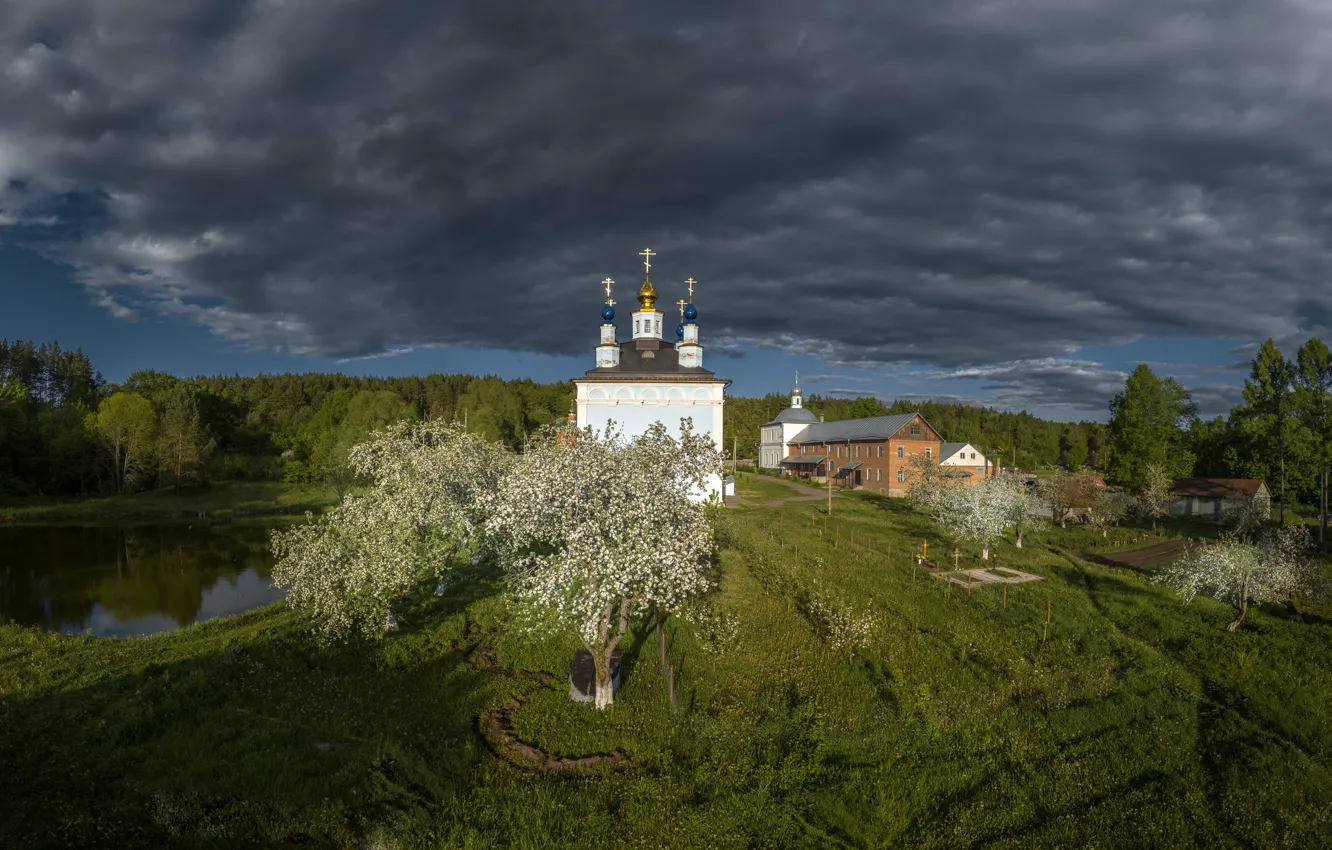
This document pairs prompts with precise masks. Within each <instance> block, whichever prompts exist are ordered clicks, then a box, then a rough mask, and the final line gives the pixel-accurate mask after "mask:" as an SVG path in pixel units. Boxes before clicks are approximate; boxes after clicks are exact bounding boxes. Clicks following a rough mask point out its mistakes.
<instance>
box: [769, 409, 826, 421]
mask: <svg viewBox="0 0 1332 850" xmlns="http://www.w3.org/2000/svg"><path fill="white" fill-rule="evenodd" d="M818 421H819V417H817V416H815V415H814V414H813V413H811V412H810V411H808V410H806V409H805V408H803V407H788V408H786V409H785V410H783V411H782V412H781V413H779V414H777V418H776V419H774V420H772V421H771V422H765V423H763V424H764V425H782V424H785V423H788V422H796V423H799V422H809V423H813V422H818Z"/></svg>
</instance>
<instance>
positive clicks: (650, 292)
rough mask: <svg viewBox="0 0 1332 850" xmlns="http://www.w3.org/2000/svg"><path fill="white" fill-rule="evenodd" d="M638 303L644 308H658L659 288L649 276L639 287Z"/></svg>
mask: <svg viewBox="0 0 1332 850" xmlns="http://www.w3.org/2000/svg"><path fill="white" fill-rule="evenodd" d="M638 305H639V307H641V308H642V309H644V310H655V309H657V289H656V287H654V286H653V285H652V281H650V280H648V279H647V278H644V279H643V285H642V286H640V287H639V288H638Z"/></svg>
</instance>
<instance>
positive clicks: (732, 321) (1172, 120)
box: [0, 0, 1332, 407]
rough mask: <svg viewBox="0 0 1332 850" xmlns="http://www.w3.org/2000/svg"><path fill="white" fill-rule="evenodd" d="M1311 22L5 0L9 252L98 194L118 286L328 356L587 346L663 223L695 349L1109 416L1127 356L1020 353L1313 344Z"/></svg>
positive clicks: (68, 224) (1021, 7)
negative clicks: (942, 380)
mask: <svg viewBox="0 0 1332 850" xmlns="http://www.w3.org/2000/svg"><path fill="white" fill-rule="evenodd" d="M1330 24H1332V17H1329V13H1328V12H1326V11H1323V10H1321V9H1319V8H1316V7H1314V6H1313V5H1309V4H1299V3H1295V2H1281V1H1280V0H1278V2H1270V3H1252V2H1243V3H1242V2H1239V0H1222V2H1215V3H1204V4H1177V3H1170V2H1164V3H1163V2H1157V0H1151V1H1150V2H1149V0H1133V2H1124V0H1097V1H1096V2H1085V3H1068V2H1066V0H1045V1H1044V2H1039V1H1038V0H1013V2H1007V3H975V2H972V1H971V0H965V1H964V0H952V1H951V2H948V1H947V0H945V2H937V3H914V4H912V3H908V4H902V3H897V4H883V3H869V2H863V0H862V1H861V2H857V3H845V2H830V3H819V4H809V3H794V2H786V3H769V4H764V5H763V7H762V13H761V14H757V13H756V10H755V8H754V7H752V6H748V5H741V4H725V3H721V4H719V3H683V4H682V3H675V4H665V5H662V4H658V5H657V6H655V7H654V6H652V5H651V4H603V3H596V4H592V3H578V2H570V3H560V4H512V3H476V4H439V3H426V2H411V3H408V2H392V1H391V0H375V2H369V0H343V2H333V0H330V2H327V3H298V2H289V1H286V0H252V1H251V2H238V0H175V2H171V3H164V2H159V0H122V2H117V3H96V2H91V0H87V1H86V2H68V0H43V2H36V0H18V2H10V3H5V4H0V115H3V116H4V118H3V121H0V186H6V185H10V186H11V188H10V189H9V190H8V191H3V192H0V238H4V236H3V234H5V233H10V234H16V233H18V232H19V228H27V229H31V226H32V223H33V222H35V221H37V220H38V219H39V218H40V217H42V216H50V215H52V214H53V213H52V210H53V209H55V208H56V205H57V204H56V202H57V200H59V199H67V198H69V197H81V198H86V199H88V201H89V203H91V205H92V206H93V207H94V208H95V210H96V212H97V213H98V215H96V216H91V217H90V216H87V215H83V216H79V217H78V218H77V219H76V220H72V221H71V220H66V221H64V222H63V223H62V225H59V226H63V227H65V228H67V231H62V233H64V237H63V239H62V240H58V241H57V242H56V243H54V244H51V243H48V245H49V246H50V250H54V251H57V252H58V253H59V254H60V256H62V257H64V258H65V259H66V260H68V261H69V262H71V263H73V264H74V265H75V266H76V268H77V269H78V279H79V280H80V281H82V282H83V283H84V284H85V285H86V286H87V287H88V288H89V290H90V292H91V294H92V297H93V298H94V299H95V300H96V301H97V302H98V303H101V304H103V305H104V306H105V307H106V308H107V309H109V310H111V311H112V312H114V313H116V314H117V315H121V316H126V317H129V316H132V315H136V314H146V313H154V312H155V313H165V314H169V315H174V316H179V317H183V318H186V319H189V320H192V321H195V322H198V323H200V324H202V325H204V326H206V327H208V328H210V329H211V330H212V331H214V332H215V333H217V334H220V335H222V336H224V337H228V338H232V339H237V340H242V341H247V342H250V343H253V344H255V345H260V346H274V347H286V348H288V349H291V350H294V351H299V352H307V353H319V354H325V355H331V356H335V357H343V358H351V357H362V356H367V355H374V354H377V353H380V352H385V351H388V352H393V351H396V350H399V349H404V348H410V347H423V346H431V345H436V346H438V345H456V346H484V347H494V346H500V347H508V348H516V349H522V350H531V351H540V352H545V353H565V354H574V353H587V352H588V351H589V346H590V344H591V343H590V340H592V339H594V337H595V325H596V323H597V319H596V313H597V310H598V309H599V306H600V303H599V298H598V289H597V282H598V281H599V280H600V279H601V278H603V277H605V276H606V275H607V274H609V275H612V276H614V277H616V278H617V279H619V280H620V282H621V283H620V286H619V290H618V292H617V295H618V298H617V300H618V301H619V302H620V303H621V305H623V306H622V308H621V309H622V312H627V311H628V306H629V304H630V303H631V302H632V297H631V290H632V289H633V288H636V286H637V284H638V283H639V282H640V281H641V277H640V269H641V266H638V265H637V264H636V256H635V255H636V252H637V251H639V250H641V249H642V248H643V247H645V246H648V245H650V246H652V247H653V248H654V249H656V250H657V251H658V252H659V255H660V256H659V257H658V260H657V262H656V263H655V264H654V269H653V271H654V278H655V280H656V282H657V284H658V287H659V289H661V291H662V295H663V301H664V302H666V303H667V304H670V303H672V302H674V301H675V299H676V298H678V297H680V294H681V292H680V290H681V289H682V286H681V284H680V283H679V281H680V280H682V279H683V278H685V277H687V276H690V275H692V276H694V277H696V278H698V279H699V281H701V283H700V286H699V289H698V299H697V301H698V305H699V309H700V311H701V314H702V316H701V323H702V325H703V329H704V334H705V341H708V342H710V343H711V345H712V346H713V347H712V348H711V350H712V351H714V352H732V353H738V352H741V351H744V350H746V349H749V350H751V351H752V349H753V347H754V346H756V345H757V346H764V345H771V346H777V347H781V348H784V349H787V350H790V351H795V352H804V353H810V354H815V355H818V356H819V357H822V358H823V359H824V360H825V361H827V362H829V363H832V364H849V365H861V366H875V367H878V366H882V365H883V364H891V363H922V364H931V365H933V366H935V367H940V368H945V369H950V370H965V369H966V368H982V369H990V372H989V373H987V374H988V380H989V381H990V382H991V384H990V385H991V386H993V387H994V388H995V393H996V395H995V396H994V400H995V401H1000V400H1001V399H1002V398H1012V399H1015V400H1019V401H1020V400H1022V399H1024V398H1028V397H1033V396H1039V397H1040V398H1042V399H1047V400H1049V401H1051V402H1053V401H1055V400H1058V401H1059V402H1060V403H1061V404H1068V405H1074V406H1089V405H1090V406H1096V407H1103V406H1104V404H1105V398H1106V396H1105V395H1104V391H1105V390H1106V389H1107V388H1109V387H1110V386H1111V384H1112V383H1113V382H1114V380H1120V381H1122V376H1121V377H1116V376H1118V375H1119V374H1120V373H1115V372H1106V371H1105V370H1102V371H1101V372H1096V371H1095V370H1091V371H1088V372H1086V373H1085V374H1084V372H1080V371H1078V369H1076V368H1074V369H1062V368H1056V367H1049V368H1046V369H1044V370H1042V369H1040V368H1037V369H1032V368H1027V367H1023V368H1017V367H1013V366H1012V364H1014V363H1019V362H1020V363H1027V364H1031V363H1042V362H1048V361H1049V360H1050V359H1051V358H1055V359H1058V358H1061V357H1065V358H1066V357H1068V356H1069V355H1071V354H1072V353H1073V352H1075V351H1076V349H1077V348H1078V347H1080V346H1083V345H1088V344H1111V343H1118V342H1126V341H1131V340H1133V339H1136V338H1139V337H1142V336H1151V335H1170V336H1175V337H1179V336H1185V337H1187V336H1191V335H1201V336H1231V337H1235V338H1238V339H1250V338H1265V337H1266V336H1268V335H1271V336H1274V337H1278V338H1287V337H1291V336H1292V335H1300V334H1303V335H1305V336H1307V335H1310V334H1315V333H1324V332H1326V331H1328V330H1329V328H1328V322H1329V316H1332V289H1330V288H1329V286H1328V285H1327V281H1328V279H1329V274H1328V273H1329V270H1332V254H1330V253H1329V248H1328V246H1327V245H1326V240H1325V238H1324V236H1325V234H1326V233H1327V232H1328V229H1329V228H1328V225H1329V224H1330V223H1332V222H1329V217H1330V216H1332V203H1329V201H1332V155H1330V154H1329V153H1328V150H1327V146H1326V143H1325V140H1326V139H1327V138H1328V137H1329V130H1332V121H1330V120H1329V119H1330V118H1332V110H1329V108H1328V98H1329V95H1328V92H1330V91H1332V85H1329V84H1332V74H1330V73H1329V71H1332V60H1330V59H1329V56H1332V53H1329V51H1328V50H1327V45H1328V43H1329V40H1330V35H1329V34H1330V33H1332V27H1330ZM11 181H21V183H22V188H21V189H20V188H16V187H17V186H18V184H14V183H11ZM25 232H26V231H25ZM11 238H17V237H11ZM996 363H997V364H1009V365H1008V366H1004V365H1000V366H992V365H988V364H996ZM1084 371H1085V370H1084ZM1112 379H1113V380H1112ZM1092 393H1097V395H1095V396H1093V395H1091V394H1092ZM1093 402H1094V404H1093Z"/></svg>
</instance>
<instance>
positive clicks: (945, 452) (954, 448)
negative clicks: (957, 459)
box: [939, 443, 970, 462]
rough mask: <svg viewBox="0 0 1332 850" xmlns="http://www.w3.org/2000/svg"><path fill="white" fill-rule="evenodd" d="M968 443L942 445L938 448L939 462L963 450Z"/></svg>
mask: <svg viewBox="0 0 1332 850" xmlns="http://www.w3.org/2000/svg"><path fill="white" fill-rule="evenodd" d="M968 445H970V444H969V443H944V444H943V445H942V446H940V447H939V460H940V461H941V462H942V461H945V460H948V459H949V458H950V457H952V456H953V455H955V454H957V453H958V452H960V451H962V450H963V449H965V448H966V447H967V446H968Z"/></svg>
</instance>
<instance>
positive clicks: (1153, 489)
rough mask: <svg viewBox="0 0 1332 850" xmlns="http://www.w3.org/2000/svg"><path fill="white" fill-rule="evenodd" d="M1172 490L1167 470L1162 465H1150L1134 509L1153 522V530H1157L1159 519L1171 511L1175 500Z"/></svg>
mask: <svg viewBox="0 0 1332 850" xmlns="http://www.w3.org/2000/svg"><path fill="white" fill-rule="evenodd" d="M1170 489H1171V480H1170V476H1169V475H1167V474H1166V471H1165V468H1164V467H1162V466H1161V465H1160V464H1155V463H1153V464H1148V466H1147V470H1146V474H1145V476H1144V478H1143V482H1142V487H1141V488H1139V490H1138V494H1137V499H1136V500H1135V501H1134V508H1135V510H1136V511H1137V513H1138V515H1139V516H1141V517H1142V518H1143V519H1150V520H1151V521H1152V528H1156V520H1157V518H1158V517H1163V516H1165V515H1166V514H1167V513H1168V512H1169V510H1170V503H1171V501H1173V500H1174V496H1173V495H1172V494H1171V492H1170Z"/></svg>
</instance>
